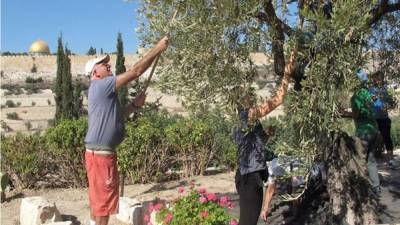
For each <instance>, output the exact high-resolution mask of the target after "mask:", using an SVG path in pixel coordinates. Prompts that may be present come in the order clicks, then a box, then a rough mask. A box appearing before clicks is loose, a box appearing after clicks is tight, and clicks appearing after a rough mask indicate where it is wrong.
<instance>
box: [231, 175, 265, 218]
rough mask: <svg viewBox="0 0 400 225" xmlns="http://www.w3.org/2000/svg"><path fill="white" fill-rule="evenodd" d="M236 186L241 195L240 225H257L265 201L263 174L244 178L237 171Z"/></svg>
mask: <svg viewBox="0 0 400 225" xmlns="http://www.w3.org/2000/svg"><path fill="white" fill-rule="evenodd" d="M235 184H236V190H237V192H238V194H239V206H240V218H239V225H256V224H257V221H258V218H259V217H260V213H261V207H262V201H263V182H262V174H260V172H254V173H250V174H245V175H243V176H242V175H240V172H239V170H237V171H236V175H235Z"/></svg>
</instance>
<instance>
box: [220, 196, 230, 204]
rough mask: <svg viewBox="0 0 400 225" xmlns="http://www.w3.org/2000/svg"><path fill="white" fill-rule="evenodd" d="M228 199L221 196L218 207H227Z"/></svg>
mask: <svg viewBox="0 0 400 225" xmlns="http://www.w3.org/2000/svg"><path fill="white" fill-rule="evenodd" d="M229 203H230V202H229V197H228V196H223V197H221V199H220V200H219V206H221V207H227V206H228V205H229Z"/></svg>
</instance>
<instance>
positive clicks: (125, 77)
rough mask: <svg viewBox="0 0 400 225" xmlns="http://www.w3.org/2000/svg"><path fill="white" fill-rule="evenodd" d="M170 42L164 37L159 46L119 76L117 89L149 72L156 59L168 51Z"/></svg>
mask: <svg viewBox="0 0 400 225" xmlns="http://www.w3.org/2000/svg"><path fill="white" fill-rule="evenodd" d="M168 40H169V39H168V37H163V38H162V39H161V40H160V41H159V42H158V43H157V45H156V46H155V47H154V48H153V49H151V50H150V51H149V52H148V53H147V54H146V55H145V56H144V57H143V58H142V59H141V60H139V62H137V63H136V64H135V65H133V67H132V68H131V69H130V70H128V71H126V72H125V73H122V74H121V75H119V76H117V81H116V84H115V86H116V88H117V89H119V88H121V87H122V86H124V85H126V84H127V83H129V82H131V81H132V80H135V79H137V78H138V77H139V76H140V75H142V74H143V73H144V72H145V71H146V70H147V68H149V67H150V66H151V64H152V63H153V61H154V59H155V58H156V57H157V56H159V55H160V54H161V53H162V52H164V51H165V50H166V49H167V47H168Z"/></svg>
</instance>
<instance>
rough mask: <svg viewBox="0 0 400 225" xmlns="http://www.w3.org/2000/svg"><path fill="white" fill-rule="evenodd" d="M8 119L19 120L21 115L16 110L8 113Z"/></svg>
mask: <svg viewBox="0 0 400 225" xmlns="http://www.w3.org/2000/svg"><path fill="white" fill-rule="evenodd" d="M7 119H10V120H19V119H20V118H19V116H18V114H17V113H16V112H11V113H7Z"/></svg>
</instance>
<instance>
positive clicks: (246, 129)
mask: <svg viewBox="0 0 400 225" xmlns="http://www.w3.org/2000/svg"><path fill="white" fill-rule="evenodd" d="M294 71H295V63H294V54H292V55H291V57H290V59H289V62H288V64H287V65H286V67H285V72H284V77H283V79H282V82H281V86H280V87H279V89H278V91H277V93H276V96H275V97H273V98H272V99H270V100H268V101H266V102H264V103H263V104H261V105H260V106H252V103H251V100H250V99H251V97H250V96H249V95H247V96H245V97H244V98H243V99H241V100H239V103H238V109H237V110H238V114H239V120H240V125H239V126H238V127H237V128H236V129H235V131H234V141H235V143H236V144H237V146H238V161H239V168H238V170H237V172H236V175H235V185H236V190H237V192H238V194H239V205H240V219H239V225H255V224H257V221H258V218H259V216H260V212H261V207H262V201H263V189H262V188H263V182H264V181H266V180H267V178H268V172H267V171H268V170H267V167H266V158H265V155H264V154H265V149H264V148H265V147H264V146H265V143H266V141H267V135H266V133H265V132H264V129H263V127H262V125H261V123H260V121H259V119H260V118H262V117H264V116H266V115H267V114H269V113H270V112H271V111H272V110H274V109H275V108H276V107H278V106H279V105H281V104H282V103H283V98H284V96H285V95H286V92H287V88H288V84H289V80H290V78H291V77H292V76H293V74H294Z"/></svg>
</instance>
